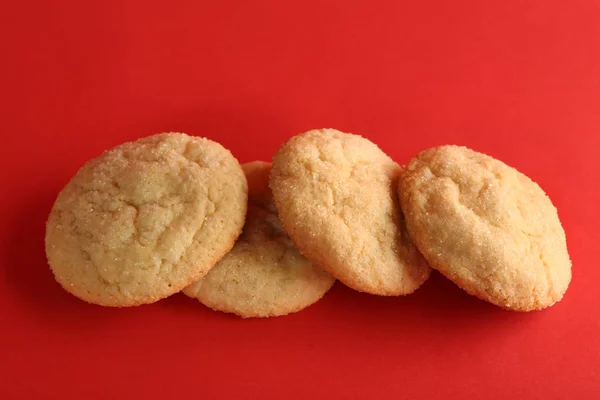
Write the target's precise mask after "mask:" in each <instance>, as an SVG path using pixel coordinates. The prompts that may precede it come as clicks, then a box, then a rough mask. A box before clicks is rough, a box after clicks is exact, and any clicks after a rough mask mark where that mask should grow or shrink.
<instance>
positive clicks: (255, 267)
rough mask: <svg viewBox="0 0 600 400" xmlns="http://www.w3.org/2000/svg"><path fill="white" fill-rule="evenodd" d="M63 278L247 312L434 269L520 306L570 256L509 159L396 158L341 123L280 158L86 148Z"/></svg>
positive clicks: (66, 203)
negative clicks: (245, 159)
mask: <svg viewBox="0 0 600 400" xmlns="http://www.w3.org/2000/svg"><path fill="white" fill-rule="evenodd" d="M46 255H47V258H48V263H49V264H50V267H51V269H52V271H53V273H54V276H55V278H56V280H57V282H58V283H59V284H61V285H62V287H63V288H64V289H65V290H67V291H68V292H70V293H72V294H73V295H75V296H76V297H78V298H80V299H82V300H84V301H87V302H90V303H94V304H98V305H102V306H113V307H125V306H135V305H140V304H148V303H153V302H156V301H158V300H160V299H163V298H166V297H168V296H170V295H173V294H175V293H177V292H180V291H182V292H183V293H185V294H186V295H188V296H190V297H192V298H196V299H198V300H199V301H200V302H201V303H203V304H204V305H206V306H208V307H210V308H212V309H214V310H218V311H223V312H228V313H234V314H236V315H239V316H241V317H272V316H280V315H285V314H289V313H292V312H297V311H300V310H302V309H304V308H306V307H308V306H310V305H312V304H314V303H315V302H317V301H318V300H319V299H321V298H322V297H323V296H324V295H325V294H326V293H327V291H328V290H329V289H330V288H331V287H332V286H333V284H334V282H335V281H336V280H339V281H340V282H341V283H343V284H345V285H346V286H349V287H350V288H352V289H354V290H358V291H361V292H365V293H370V294H374V295H381V296H399V295H407V294H410V293H412V292H414V291H415V290H417V289H418V288H419V287H420V286H421V285H422V284H423V283H424V282H425V281H426V280H427V278H428V277H429V276H430V273H431V270H432V268H433V269H435V270H437V271H439V272H440V273H442V274H443V275H445V276H446V277H448V278H449V279H450V280H452V281H453V282H454V283H456V284H457V285H458V286H459V287H460V288H462V289H464V290H465V291H467V292H468V293H470V294H472V295H474V296H477V297H479V298H480V299H483V300H486V301H488V302H490V303H493V304H496V305H498V306H500V307H503V308H505V309H509V310H516V311H531V310H539V309H543V308H546V307H548V306H551V305H552V304H554V303H555V302H557V301H559V300H560V299H561V298H562V297H563V295H564V293H565V292H566V290H567V287H568V286H569V283H570V281H571V261H570V258H569V254H568V251H567V245H566V238H565V233H564V230H563V228H562V225H561V223H560V220H559V218H558V214H557V210H556V208H555V207H554V205H553V204H552V202H551V201H550V199H549V198H548V197H547V196H546V194H545V193H544V192H543V190H542V189H541V188H540V187H539V186H538V185H537V184H536V183H535V182H533V181H532V180H531V179H529V178H528V177H526V176H525V175H523V174H522V173H520V172H518V171H517V170H515V169H514V168H511V167H509V166H507V165H506V164H504V163H502V162H501V161H498V160H496V159H493V158H492V157H489V156H487V155H484V154H481V153H478V152H475V151H473V150H470V149H467V148H465V147H458V146H440V147H436V148H432V149H428V150H425V151H423V152H421V153H420V154H418V155H417V156H416V157H415V158H413V159H412V160H411V161H410V162H409V164H408V165H407V166H406V168H404V169H403V168H402V167H400V165H398V164H397V163H396V162H395V161H393V160H392V159H391V158H390V157H389V156H387V155H386V154H385V153H384V152H383V151H382V150H381V149H380V148H379V147H377V146H376V145H375V144H374V143H372V142H370V141H369V140H367V139H366V138H363V137H361V136H358V135H354V134H349V133H343V132H340V131H337V130H334V129H322V130H312V131H309V132H306V133H303V134H300V135H297V136H294V137H292V138H290V139H289V140H288V141H286V142H285V143H284V144H283V145H282V146H281V147H280V148H279V149H278V150H277V152H276V153H275V155H274V156H273V159H272V163H266V162H258V161H256V162H252V163H248V164H244V165H240V164H239V162H238V161H237V160H236V158H235V157H234V156H233V155H232V154H231V152H230V151H229V150H227V149H225V148H223V146H221V145H220V144H218V143H216V142H214V141H211V140H208V139H205V138H198V137H193V136H188V135H186V134H182V133H163V134H158V135H153V136H149V137H146V138H142V139H139V140H137V141H134V142H128V143H124V144H121V145H119V146H117V147H115V148H113V149H111V150H108V151H106V152H104V153H103V154H102V155H100V156H99V157H97V158H95V159H93V160H90V161H88V162H87V163H86V164H85V165H84V166H83V167H82V168H81V169H80V170H79V171H78V172H77V174H76V175H75V176H74V177H73V178H72V179H71V180H70V181H69V183H68V184H67V185H66V186H65V187H64V188H63V190H62V191H61V192H60V193H59V195H58V197H57V199H56V201H55V203H54V206H53V208H52V211H51V213H50V216H49V218H48V221H47V225H46Z"/></svg>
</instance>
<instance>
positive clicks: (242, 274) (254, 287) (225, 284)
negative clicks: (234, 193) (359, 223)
mask: <svg viewBox="0 0 600 400" xmlns="http://www.w3.org/2000/svg"><path fill="white" fill-rule="evenodd" d="M242 167H243V168H244V171H246V173H247V179H248V189H249V190H248V198H249V199H250V201H251V202H252V201H256V203H255V204H250V205H249V207H248V216H247V219H246V225H245V226H244V231H243V233H242V235H241V236H240V238H239V239H238V241H237V242H236V244H235V246H234V247H233V249H232V250H231V251H230V252H229V253H228V254H227V255H226V256H225V257H224V258H223V259H222V260H221V261H219V262H218V263H217V265H215V267H214V268H213V269H211V270H210V272H209V273H208V274H207V275H206V276H204V277H203V278H202V279H200V280H199V281H197V282H195V283H194V284H192V285H190V286H189V287H187V288H186V289H184V291H183V292H184V293H185V294H186V295H188V296H189V297H192V298H196V299H198V300H199V301H200V302H201V303H203V304H204V305H206V306H208V307H210V308H212V309H214V310H217V311H223V312H227V313H234V314H237V315H239V316H241V317H243V318H250V317H274V316H281V315H285V314H289V313H293V312H297V311H300V310H302V309H304V308H306V307H308V306H310V305H312V304H314V303H315V302H317V301H318V300H319V299H321V298H322V297H323V296H324V295H325V293H326V292H327V291H328V290H329V289H330V288H331V287H332V286H333V284H334V282H335V279H334V278H333V277H331V275H329V274H327V273H326V272H324V271H323V270H321V269H320V268H318V267H315V266H313V265H312V264H311V262H310V261H308V260H307V259H306V258H304V257H303V256H302V255H301V254H300V253H299V252H298V250H296V248H295V247H294V244H293V243H292V241H291V240H290V239H289V237H288V236H287V234H286V233H285V232H284V230H283V227H282V226H281V224H280V223H279V220H278V218H277V215H276V213H275V212H274V211H273V209H274V207H273V204H272V202H271V201H270V200H269V198H270V195H269V194H268V191H265V188H267V190H268V177H269V171H270V164H269V163H264V162H253V163H249V164H244V165H243V166H242ZM269 202H270V204H268V203H269Z"/></svg>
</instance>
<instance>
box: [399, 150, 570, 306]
mask: <svg viewBox="0 0 600 400" xmlns="http://www.w3.org/2000/svg"><path fill="white" fill-rule="evenodd" d="M399 192H400V197H401V200H402V208H403V210H404V213H405V215H406V221H407V226H408V230H409V232H410V234H411V236H412V237H413V240H414V241H415V243H416V244H417V246H418V248H419V249H420V250H421V252H422V253H423V255H424V256H425V257H426V258H427V260H428V261H429V263H430V264H431V266H432V267H434V268H435V269H437V270H439V271H440V272H442V273H443V274H444V275H446V276H447V277H448V278H450V279H451V280H453V281H454V282H455V283H457V284H458V285H459V286H460V287H462V288H463V289H465V290H466V291H467V292H469V293H471V294H473V295H475V296H478V297H480V298H482V299H484V300H487V301H489V302H491V303H494V304H496V305H499V306H501V307H504V308H507V309H512V310H520V311H528V310H534V309H542V308H544V307H547V306H549V305H552V304H553V303H555V302H556V301H558V300H560V299H561V298H562V296H563V294H564V293H565V291H566V290H567V287H568V285H569V282H570V280H571V261H570V259H569V254H568V252H567V245H566V239H565V232H564V230H563V228H562V226H561V223H560V221H559V218H558V214H557V210H556V208H555V207H554V206H553V204H552V202H551V201H550V199H549V198H548V197H547V196H546V194H545V193H544V192H543V191H542V189H541V188H540V187H539V186H538V185H537V184H536V183H534V182H533V181H532V180H531V179H529V178H528V177H526V176H525V175H523V174H522V173H520V172H518V171H517V170H515V169H513V168H511V167H509V166H507V165H506V164H504V163H502V162H500V161H498V160H495V159H493V158H491V157H489V156H487V155H484V154H480V153H477V152H475V151H472V150H469V149H467V148H465V147H458V146H442V147H438V148H433V149H429V150H426V151H423V152H422V153H421V154H419V155H418V156H417V157H416V158H414V159H413V160H412V161H411V162H410V163H409V165H408V166H407V168H406V170H405V172H404V174H403V176H402V180H401V184H400V188H399Z"/></svg>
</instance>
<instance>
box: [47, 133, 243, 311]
mask: <svg viewBox="0 0 600 400" xmlns="http://www.w3.org/2000/svg"><path fill="white" fill-rule="evenodd" d="M247 191H248V188H247V182H246V178H245V176H244V173H243V171H242V169H241V167H240V165H239V163H238V161H237V160H236V159H235V158H234V157H233V156H232V154H231V153H230V152H229V151H228V150H226V149H225V148H223V147H222V146H221V145H220V144H218V143H215V142H213V141H210V140H208V139H203V138H198V137H191V136H187V135H185V134H179V133H166V134H158V135H154V136H149V137H146V138H142V139H139V140H137V141H135V142H128V143H124V144H122V145H119V146H117V147H115V148H113V149H112V150H109V151H106V152H104V153H103V154H102V155H100V156H99V157H97V158H95V159H93V160H91V161H89V162H87V163H86V164H85V165H84V166H83V167H82V168H81V169H80V170H79V171H78V172H77V174H76V175H75V176H74V177H73V178H72V179H71V181H70V182H69V183H68V184H67V185H66V186H65V187H64V189H63V190H62V191H61V192H60V193H59V195H58V197H57V199H56V201H55V203H54V206H53V208H52V211H51V213H50V216H49V218H48V221H47V225H46V255H47V258H48V262H49V264H50V267H51V269H52V271H53V273H54V275H55V278H56V280H57V281H58V282H59V283H60V284H61V285H62V286H63V287H64V288H65V289H66V290H67V291H69V292H70V293H72V294H73V295H75V296H77V297H79V298H80V299H82V300H85V301H87V302H90V303H94V304H99V305H103V306H116V307H124V306H134V305H139V304H145V303H152V302H155V301H157V300H159V299H162V298H165V297H167V296H169V295H171V294H174V293H177V292H179V291H180V290H181V289H183V288H184V287H186V286H187V285H189V284H190V283H192V282H194V281H195V280H197V279H199V278H200V277H202V276H203V275H204V274H206V272H208V270H209V269H210V268H211V267H213V266H214V264H215V263H216V262H217V261H218V260H219V259H221V258H222V257H223V256H224V255H225V254H226V253H227V252H228V251H229V250H230V249H231V248H232V247H233V244H234V242H235V240H236V239H237V237H238V236H239V234H240V233H241V230H242V227H243V225H244V220H245V217H246V210H247Z"/></svg>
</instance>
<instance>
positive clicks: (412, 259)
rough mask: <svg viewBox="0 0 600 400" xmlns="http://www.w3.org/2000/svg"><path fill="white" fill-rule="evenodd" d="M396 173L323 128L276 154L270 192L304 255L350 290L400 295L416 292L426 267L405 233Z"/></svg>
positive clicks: (355, 142)
mask: <svg viewBox="0 0 600 400" xmlns="http://www.w3.org/2000/svg"><path fill="white" fill-rule="evenodd" d="M400 173H401V168H400V166H399V165H398V164H396V163H395V162H394V161H392V160H391V159H390V158H389V157H388V156H387V155H386V154H385V153H384V152H383V151H381V150H380V149H379V148H378V147H377V146H376V145H375V144H373V143H372V142H370V141H369V140H367V139H365V138H363V137H361V136H358V135H353V134H348V133H342V132H339V131H337V130H334V129H323V130H313V131H309V132H307V133H304V134H301V135H298V136H295V137H293V138H291V139H290V140H289V141H287V142H286V143H284V144H283V145H282V146H281V147H280V148H279V150H278V151H277V153H276V154H275V156H274V157H273V170H272V171H271V178H270V185H271V189H272V190H273V196H274V199H275V203H276V205H277V209H278V210H279V216H280V219H281V221H282V223H283V225H284V227H285V230H286V231H287V232H288V234H289V235H290V237H291V238H292V240H293V241H294V243H295V244H296V246H297V247H298V249H299V250H300V251H301V252H302V254H304V255H305V256H306V257H308V258H309V259H310V260H312V261H313V262H315V263H316V264H317V265H319V266H320V267H321V268H323V269H325V270H327V271H329V272H330V273H331V274H332V275H333V276H335V277H336V278H338V279H339V280H340V281H342V282H343V283H344V284H346V285H347V286H350V287H351V288H353V289H355V290H358V291H362V292H368V293H372V294H378V295H401V294H408V293H411V292H413V291H415V290H416V289H417V288H418V287H419V286H420V285H421V284H422V283H423V282H424V281H425V280H426V279H427V278H428V276H429V273H430V268H429V266H428V265H427V263H426V262H425V260H424V259H423V257H422V256H421V255H420V253H419V252H418V251H417V250H416V248H415V246H414V245H413V244H412V242H411V240H410V238H409V236H408V234H407V232H406V230H405V227H404V222H403V217H402V214H401V210H400V206H399V204H398V198H397V194H396V186H397V180H398V177H399V175H400Z"/></svg>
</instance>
